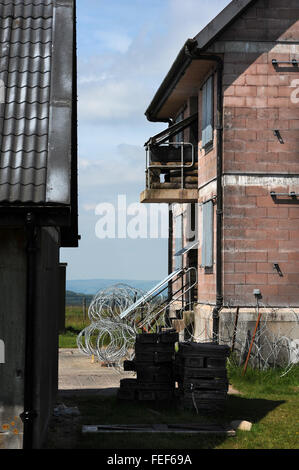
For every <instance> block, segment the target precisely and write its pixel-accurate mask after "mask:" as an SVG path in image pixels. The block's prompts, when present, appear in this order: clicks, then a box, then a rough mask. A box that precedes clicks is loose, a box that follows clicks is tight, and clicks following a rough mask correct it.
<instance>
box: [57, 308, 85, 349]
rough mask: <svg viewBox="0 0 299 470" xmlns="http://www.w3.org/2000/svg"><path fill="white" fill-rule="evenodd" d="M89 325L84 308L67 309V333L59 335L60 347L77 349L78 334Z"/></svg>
mask: <svg viewBox="0 0 299 470" xmlns="http://www.w3.org/2000/svg"><path fill="white" fill-rule="evenodd" d="M88 325H89V319H88V317H87V318H84V315H83V309H82V307H73V306H72V307H71V306H68V307H66V315H65V331H64V333H62V334H60V335H59V347H60V348H76V347H77V342H76V340H77V336H78V334H79V333H80V331H82V330H83V329H84V328H85V327H86V326H88Z"/></svg>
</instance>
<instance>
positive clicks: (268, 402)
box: [47, 366, 299, 449]
mask: <svg viewBox="0 0 299 470" xmlns="http://www.w3.org/2000/svg"><path fill="white" fill-rule="evenodd" d="M228 371H229V377H230V383H231V384H232V385H233V386H234V388H236V389H237V390H238V391H239V392H240V394H238V395H230V396H229V398H228V401H227V406H226V409H225V410H224V411H223V412H222V413H221V414H218V415H217V416H200V415H196V414H195V413H192V412H187V411H184V412H183V411H180V410H179V409H176V408H174V407H171V406H168V407H165V406H163V407H161V406H160V407H155V405H154V404H153V403H122V402H118V401H117V399H116V398H115V397H107V398H106V397H102V396H95V395H89V396H84V395H81V394H80V395H78V396H76V397H68V398H64V399H63V402H64V403H65V404H66V405H69V406H78V407H79V409H80V412H81V416H80V417H79V418H72V419H71V418H68V419H66V420H65V421H64V425H61V421H60V422H59V423H58V424H57V423H55V421H54V422H53V424H52V426H51V429H50V433H49V440H48V444H47V446H48V447H49V448H76V449H115V448H118V449H298V448H299V428H298V410H299V396H298V395H299V394H298V390H299V367H298V366H297V367H294V368H293V369H292V371H291V372H290V373H289V374H288V375H287V376H285V377H283V378H281V377H280V375H281V372H280V371H277V370H275V371H274V370H271V371H268V372H259V371H253V370H250V369H248V371H247V374H246V376H245V377H242V375H241V372H242V371H241V369H236V368H231V367H228ZM236 419H243V420H248V421H251V422H252V423H253V427H252V430H251V431H250V432H244V431H243V432H242V431H238V432H237V435H236V437H220V436H204V435H197V436H192V435H183V436H180V435H170V434H156V435H148V434H146V435H144V436H143V435H140V434H124V435H122V434H116V435H113V434H96V435H92V434H91V435H90V434H89V435H82V434H81V428H82V425H83V424H136V423H142V424H150V423H165V424H167V423H192V422H193V423H200V422H215V423H219V424H220V423H221V424H228V423H230V422H231V421H232V420H236Z"/></svg>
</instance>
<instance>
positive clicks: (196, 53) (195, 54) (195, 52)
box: [185, 43, 223, 343]
mask: <svg viewBox="0 0 299 470" xmlns="http://www.w3.org/2000/svg"><path fill="white" fill-rule="evenodd" d="M190 44H191V43H190ZM190 44H189V45H186V48H185V53H186V55H187V56H189V57H190V58H192V59H193V60H211V61H215V62H216V63H217V126H216V130H217V176H216V181H217V209H216V216H217V218H216V221H217V222H216V306H215V307H214V309H213V342H215V343H219V313H220V311H221V309H222V307H223V289H222V223H223V187H222V175H223V165H222V157H223V90H222V86H223V84H222V76H223V60H222V59H221V57H219V56H217V55H211V54H203V53H201V51H200V50H199V49H198V48H196V47H195V48H194V47H192V50H191V51H190V49H189V47H190Z"/></svg>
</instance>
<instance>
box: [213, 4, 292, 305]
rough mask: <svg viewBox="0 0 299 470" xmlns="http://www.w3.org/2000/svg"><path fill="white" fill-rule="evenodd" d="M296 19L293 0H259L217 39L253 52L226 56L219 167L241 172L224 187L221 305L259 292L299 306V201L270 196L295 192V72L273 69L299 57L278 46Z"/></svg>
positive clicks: (269, 300)
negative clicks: (274, 193) (238, 44)
mask: <svg viewBox="0 0 299 470" xmlns="http://www.w3.org/2000/svg"><path fill="white" fill-rule="evenodd" d="M298 17H299V3H298V2H297V1H288V2H283V1H279V2H278V1H276V0H271V1H270V2H269V1H267V0H260V1H257V2H255V4H254V5H253V6H252V7H251V8H249V9H248V10H247V12H246V13H244V14H243V15H242V17H241V18H239V19H238V20H237V21H236V22H235V23H234V24H233V25H232V26H231V27H230V28H229V29H228V30H227V31H226V32H225V33H224V34H223V35H222V37H221V38H220V40H219V44H220V43H221V41H222V44H223V41H231V40H234V41H235V40H236V39H235V38H238V41H240V40H246V41H251V43H250V48H249V49H250V51H251V52H244V50H242V48H243V49H244V46H242V45H240V47H239V48H238V47H236V46H235V48H234V49H235V51H232V49H233V48H232V47H231V46H230V47H226V49H227V50H228V52H225V54H224V162H223V170H224V173H226V174H227V175H232V174H240V175H242V177H240V178H237V177H235V181H234V178H233V176H231V177H230V176H228V177H227V184H226V185H225V187H224V232H223V237H224V257H223V259H224V301H225V303H226V304H232V305H252V304H253V303H254V302H255V299H254V296H253V289H255V288H259V289H260V290H261V292H262V295H263V302H264V303H266V304H270V305H273V306H287V305H292V306H298V305H299V232H298V230H299V204H296V202H295V203H294V201H292V200H291V198H285V199H286V200H285V201H278V200H276V201H275V200H274V199H273V198H272V197H271V195H270V192H271V191H276V192H283V193H288V192H290V191H295V192H299V179H298V178H297V175H299V104H298V103H297V102H295V101H294V100H292V99H291V98H292V95H294V92H295V94H296V87H294V86H292V85H294V80H299V69H298V67H294V66H293V65H281V66H278V67H274V66H273V64H272V59H276V60H278V61H290V60H292V59H299V48H298V46H296V45H295V44H278V43H275V41H276V40H277V39H280V40H288V41H292V40H296V41H298V40H299V21H296V19H297V18H298ZM263 40H267V41H272V43H271V42H269V43H268V45H267V43H262V42H261V41H263ZM254 41H255V42H254ZM227 44H229V43H227ZM230 44H231V43H230ZM247 45H248V44H247ZM254 49H256V50H254ZM298 83H299V81H298ZM297 87H298V84H297ZM274 130H279V132H280V136H281V138H282V141H283V142H280V141H279V139H278V138H277V136H275V135H274ZM255 175H256V177H255ZM291 177H292V178H291ZM278 202H279V203H278ZM274 263H278V264H279V266H280V268H281V271H282V273H283V276H282V277H281V276H279V275H278V273H277V271H275V270H274V268H273V264H274Z"/></svg>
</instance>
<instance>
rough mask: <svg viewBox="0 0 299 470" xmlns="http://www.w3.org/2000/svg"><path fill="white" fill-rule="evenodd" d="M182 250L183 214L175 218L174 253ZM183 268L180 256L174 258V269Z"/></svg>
mask: <svg viewBox="0 0 299 470" xmlns="http://www.w3.org/2000/svg"><path fill="white" fill-rule="evenodd" d="M182 249H183V214H181V215H179V216H177V217H176V218H175V253H177V252H178V251H180V250H182ZM182 267H183V258H182V256H176V257H175V269H181V268H182Z"/></svg>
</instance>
